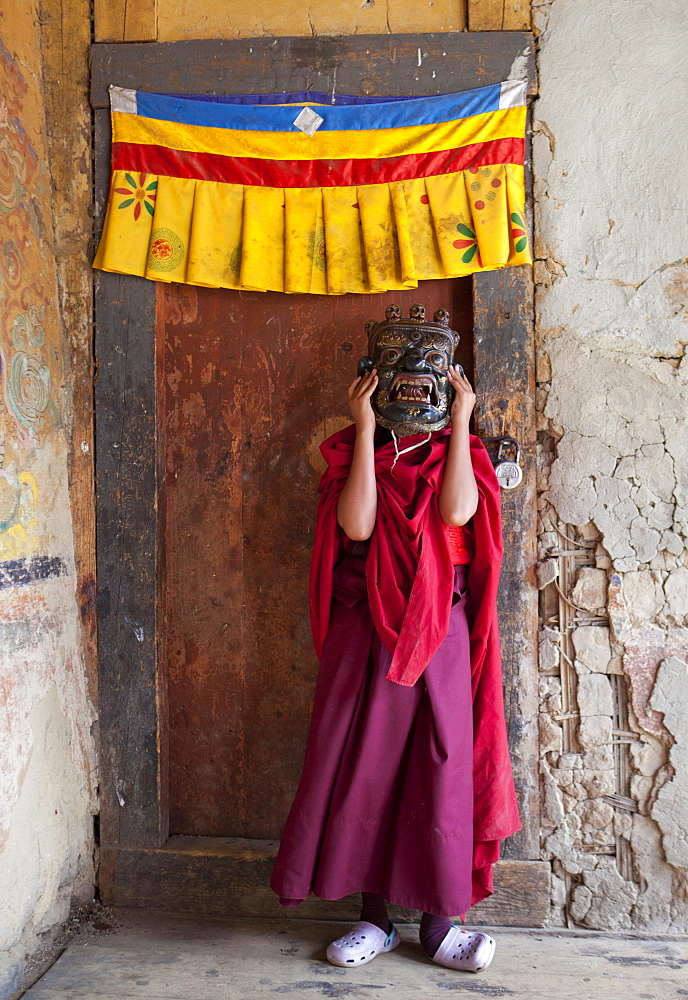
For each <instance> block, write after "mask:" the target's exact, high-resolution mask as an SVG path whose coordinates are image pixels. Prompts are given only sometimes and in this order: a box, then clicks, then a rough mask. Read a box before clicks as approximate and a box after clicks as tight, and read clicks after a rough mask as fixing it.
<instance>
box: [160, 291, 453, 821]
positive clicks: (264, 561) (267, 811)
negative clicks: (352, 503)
mask: <svg viewBox="0 0 688 1000" xmlns="http://www.w3.org/2000/svg"><path fill="white" fill-rule="evenodd" d="M420 300H422V301H423V303H424V304H425V305H426V306H427V308H428V315H432V313H433V312H434V311H435V309H438V308H440V307H443V308H446V309H449V310H450V312H451V314H452V318H453V321H454V322H455V325H456V329H457V330H458V332H459V333H460V335H461V342H460V347H459V356H460V361H461V363H462V364H463V365H464V367H465V368H466V370H467V371H469V372H470V371H471V369H472V364H473V344H472V301H471V281H470V279H468V278H464V279H461V280H457V281H453V282H449V281H433V282H423V285H422V288H420V289H418V290H414V291H405V292H403V293H399V294H396V293H395V294H393V295H390V294H386V295H374V296H368V295H347V296H342V297H341V298H340V297H336V298H334V297H329V296H320V295H289V296H286V295H281V294H279V293H273V292H270V293H267V294H265V293H259V292H255V293H248V292H232V291H227V290H224V289H222V290H210V289H195V288H190V287H188V286H183V285H182V286H180V285H170V286H167V287H163V288H162V289H161V292H160V293H159V295H158V304H157V309H158V314H159V318H158V324H157V327H158V339H159V344H158V358H159V364H158V376H157V378H158V454H159V461H160V477H159V482H160V484H161V488H160V492H159V501H158V511H159V515H161V516H162V518H163V519H164V524H165V529H164V530H165V534H164V541H163V547H164V551H165V570H164V576H163V580H162V615H161V622H160V626H159V637H160V640H161V642H162V643H163V650H164V652H163V655H162V657H161V660H160V669H161V670H162V671H163V672H164V673H166V675H167V687H168V702H169V748H170V749H169V768H170V771H169V774H170V777H169V801H170V833H171V834H196V835H199V834H200V835H205V836H215V837H217V836H223V837H255V838H261V839H275V838H277V837H279V834H280V832H281V829H282V826H283V824H284V821H285V819H286V816H287V812H288V810H289V806H290V804H291V800H292V798H293V794H294V791H295V789H296V784H297V781H298V777H299V773H300V768H301V762H302V760H303V752H304V748H305V738H306V732H307V728H308V719H309V715H310V706H311V701H312V696H313V689H314V684H315V676H316V672H317V663H316V660H315V656H314V653H313V645H312V640H311V635H310V626H309V621H308V572H309V564H310V552H311V547H312V541H313V527H314V523H315V511H316V505H317V497H318V494H317V485H318V479H319V474H320V472H321V471H322V459H321V457H320V455H319V452H318V445H319V444H320V442H321V441H323V440H324V438H325V437H327V436H328V435H329V434H330V433H331V432H332V431H333V430H335V429H338V428H340V427H342V426H346V425H347V424H349V423H351V419H350V417H349V415H348V407H347V404H346V386H347V384H348V383H349V382H350V381H351V379H352V378H353V377H354V376H355V374H356V363H357V361H358V358H359V357H360V356H361V355H362V354H365V353H366V335H365V331H364V324H365V322H366V320H368V319H382V318H383V317H384V310H385V307H386V306H387V305H388V304H389V302H390V301H395V302H399V303H400V304H401V305H402V308H403V310H404V313H405V314H406V315H408V308H409V306H410V305H411V304H412V303H413V302H415V301H420Z"/></svg>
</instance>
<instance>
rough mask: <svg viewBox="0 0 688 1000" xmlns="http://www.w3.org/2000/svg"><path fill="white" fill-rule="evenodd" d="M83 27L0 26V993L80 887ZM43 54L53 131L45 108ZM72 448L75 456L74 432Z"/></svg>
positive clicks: (34, 956)
mask: <svg viewBox="0 0 688 1000" xmlns="http://www.w3.org/2000/svg"><path fill="white" fill-rule="evenodd" d="M84 15H85V17H84ZM75 18H83V20H82V22H81V28H80V30H81V36H80V37H81V38H82V42H83V44H82V47H81V52H80V54H81V56H82V58H83V93H84V100H83V104H82V107H81V108H77V106H76V105H75V104H74V103H72V102H71V94H70V87H69V73H70V71H68V70H67V69H65V67H64V63H63V62H62V59H63V55H64V53H63V52H62V48H61V47H60V46H59V45H54V46H52V45H51V44H50V43H51V42H54V41H55V36H54V32H55V31H60V32H64V31H65V26H66V24H67V23H68V22H70V19H71V21H72V22H73V21H74V19H75ZM89 33H90V32H89V20H88V0H85V2H84V0H64V4H62V2H61V0H43V2H42V3H41V4H40V5H39V4H38V3H37V2H36V3H34V2H27V3H22V4H9V5H7V4H5V5H4V8H3V15H2V19H1V21H0V371H1V372H2V379H1V380H0V699H1V704H2V712H1V713H0V1000H6V998H8V997H12V996H15V995H16V993H17V990H20V989H21V988H22V986H23V985H24V980H25V976H26V973H27V969H29V968H30V964H31V962H32V961H34V960H36V961H38V962H39V963H40V962H41V961H43V960H45V959H46V958H47V957H49V955H50V954H51V949H52V947H53V944H54V941H55V938H56V936H57V934H58V933H59V932H60V930H61V927H62V925H63V924H64V921H65V920H66V919H67V917H68V915H69V911H70V905H72V904H85V903H88V902H89V901H90V900H91V899H92V898H93V893H94V881H95V874H94V829H93V814H94V812H96V809H97V802H96V776H95V760H94V740H93V735H92V731H91V730H92V726H93V722H94V714H93V708H92V704H91V700H90V697H89V690H88V680H87V674H86V669H85V634H84V629H83V627H82V625H83V623H85V622H86V621H87V619H88V614H89V609H88V606H87V605H82V606H81V607H79V603H78V601H77V581H78V569H77V556H76V553H75V538H74V533H73V522H72V503H70V483H71V485H72V488H73V490H74V486H75V483H76V482H77V480H78V468H77V465H76V464H75V462H74V461H73V460H72V456H71V452H70V449H71V444H72V442H71V434H72V433H73V432H74V431H75V429H77V433H78V428H79V427H80V420H81V419H82V418H83V419H84V420H85V421H86V422H88V412H87V411H86V412H84V413H80V414H77V416H76V417H75V416H74V413H73V410H72V407H73V406H74V405H75V401H76V400H78V399H79V390H76V391H75V390H74V384H73V383H74V378H75V365H74V356H75V352H74V351H73V350H72V348H73V345H72V344H70V340H69V338H70V336H71V334H72V333H74V331H76V336H78V337H79V338H81V340H82V342H83V341H87V338H88V331H89V318H90V314H89V311H88V301H89V298H90V295H89V287H90V285H89V282H90V278H89V276H88V272H87V271H85V269H83V274H82V276H81V277H74V276H73V275H72V277H71V279H70V269H71V268H72V267H74V269H75V270H78V267H79V266H80V265H79V261H80V260H81V259H83V256H85V249H86V246H87V240H88V236H87V233H88V230H89V229H90V225H89V218H88V211H87V208H83V206H84V205H86V206H88V204H89V202H90V178H89V169H88V156H89V145H88V133H87V132H86V133H82V134H81V135H79V132H78V127H79V124H80V121H79V111H81V112H83V111H84V109H85V115H86V117H85V123H86V129H88V127H89V124H90V121H89V115H88V108H87V106H86V101H85V93H86V89H85V88H86V82H87V63H86V60H85V57H86V53H87V47H88V42H89ZM69 48H70V56H71V58H72V59H73V60H76V55H77V53H78V52H79V50H78V49H77V47H76V46H75V45H73V44H72V45H71V47H69ZM46 50H47V55H46ZM51 58H54V59H55V61H56V62H57V64H58V65H59V66H60V73H59V79H58V74H57V73H53V80H54V81H55V82H56V83H57V84H59V90H60V92H61V98H60V99H62V100H63V101H64V103H65V106H66V108H67V110H66V114H67V115H68V120H69V125H68V127H66V125H65V122H64V121H62V122H59V121H57V120H56V119H55V118H54V117H52V116H51V114H50V109H51V107H52V106H53V105H52V100H51V97H50V95H49V93H48V90H49V86H48V83H47V81H46V76H47V74H46V65H45V64H46V61H49V60H50V59H51ZM81 124H83V117H82V119H81ZM65 132H71V134H73V135H74V136H76V141H77V142H76V144H78V142H81V149H80V150H77V153H80V154H81V159H79V158H78V156H77V157H76V158H73V157H72V155H71V153H72V152H73V151H74V149H73V146H69V143H64V145H63V147H60V148H62V152H61V153H60V154H59V155H60V156H61V157H62V160H61V161H60V162H58V161H57V160H56V158H55V156H54V155H53V153H54V152H55V149H56V148H57V147H59V143H60V137H61V136H64V133H65ZM56 144H57V145H56ZM68 147H69V148H68ZM63 167H64V170H62V168H63ZM75 168H76V169H75ZM63 179H64V186H62V184H61V183H60V182H61V181H62V180H63ZM84 199H85V200H84ZM79 205H81V206H82V210H83V215H82V217H79V216H78V207H79ZM75 206H76V207H75ZM84 234H86V236H85V238H84ZM75 247H76V248H77V250H78V252H75ZM79 254H81V257H79ZM75 256H76V257H77V258H79V261H77V263H76V264H75V262H74V257H75ZM81 266H82V268H83V265H81ZM68 279H69V280H68ZM84 331H85V332H86V336H84ZM85 382H86V386H88V378H86V379H85ZM84 392H85V394H86V395H87V392H88V389H87V388H86V389H85V390H84ZM77 441H78V442H79V443H80V447H79V448H78V451H79V454H80V459H79V461H81V460H82V459H81V456H83V461H87V460H88V459H89V458H90V456H89V451H90V446H89V445H88V441H83V439H82V437H81V436H79V437H78V438H77ZM73 496H74V493H72V497H73Z"/></svg>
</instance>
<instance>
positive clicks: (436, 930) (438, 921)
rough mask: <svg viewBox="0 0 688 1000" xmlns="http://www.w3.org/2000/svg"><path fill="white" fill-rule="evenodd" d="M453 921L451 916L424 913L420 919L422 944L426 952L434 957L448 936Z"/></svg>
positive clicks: (430, 956)
mask: <svg viewBox="0 0 688 1000" xmlns="http://www.w3.org/2000/svg"><path fill="white" fill-rule="evenodd" d="M451 925H452V922H451V920H450V919H449V917H436V916H435V914H434V913H424V914H423V916H422V918H421V921H420V931H419V935H418V936H419V937H420V944H421V947H422V949H423V951H424V952H425V954H426V955H427V956H428V957H429V958H432V957H433V955H434V954H435V952H436V951H437V949H438V948H439V946H440V945H441V944H442V942H443V941H444V939H445V937H446V936H447V931H448V930H449V928H450V927H451Z"/></svg>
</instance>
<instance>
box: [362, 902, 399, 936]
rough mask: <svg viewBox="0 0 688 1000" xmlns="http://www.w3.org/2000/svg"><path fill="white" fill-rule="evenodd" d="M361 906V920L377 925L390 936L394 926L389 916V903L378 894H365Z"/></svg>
mask: <svg viewBox="0 0 688 1000" xmlns="http://www.w3.org/2000/svg"><path fill="white" fill-rule="evenodd" d="M361 895H362V896H363V900H362V905H361V916H360V917H359V920H367V921H368V923H369V924H375V926H376V927H379V928H380V930H381V931H384V932H385V934H389V932H390V930H391V929H392V925H391V923H390V921H389V916H388V914H387V903H386V902H385V900H384V898H383V897H382V896H378V894H377V893H376V892H364V893H362V894H361Z"/></svg>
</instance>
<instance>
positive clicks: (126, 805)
mask: <svg viewBox="0 0 688 1000" xmlns="http://www.w3.org/2000/svg"><path fill="white" fill-rule="evenodd" d="M418 51H420V52H421V53H422V56H423V58H422V60H421V61H422V67H418V65H417V64H418V58H417V54H418ZM527 52H530V53H532V38H531V37H530V36H529V35H525V34H521V33H516V32H487V33H484V34H480V33H473V34H470V35H460V34H459V35H419V36H410V35H405V36H397V37H393V36H369V37H367V38H362V37H356V38H342V39H317V38H314V39H304V38H299V39H284V38H282V39H246V40H242V41H237V42H221V43H214V42H203V43H168V44H164V45H146V46H145V51H144V47H143V46H141V45H137V44H134V45H98V46H95V47H94V58H93V102H94V105H95V106H96V108H102V109H103V110H102V111H101V110H99V111H98V112H97V135H96V154H97V160H96V162H97V184H98V190H99V196H100V202H99V205H100V206H101V208H102V203H103V201H104V195H105V191H106V189H107V174H108V169H107V160H108V139H109V123H108V122H107V112H106V111H105V101H106V93H107V91H106V86H107V84H108V83H111V82H114V83H117V84H119V85H120V86H134V87H139V88H144V89H151V90H159V91H163V92H180V91H183V90H185V89H188V87H189V83H188V81H189V80H190V79H192V80H193V81H194V86H193V89H194V90H196V91H197V92H201V93H203V92H208V93H211V92H221V91H223V90H224V91H228V92H232V91H234V92H248V91H251V90H260V89H263V88H264V83H263V82H261V81H264V80H265V79H267V78H269V79H270V81H271V85H272V86H273V88H274V89H275V90H286V89H309V88H312V89H325V90H327V89H328V87H330V86H333V85H334V77H335V75H336V77H337V81H338V83H337V86H338V88H339V90H340V91H341V92H346V91H348V92H353V93H355V92H364V91H368V92H371V93H378V94H393V93H408V94H419V93H442V92H445V93H446V92H450V91H452V90H459V89H462V88H467V87H470V86H475V85H476V83H492V82H497V81H499V80H501V79H504V78H506V77H507V76H508V73H509V69H510V67H511V65H512V64H513V63H514V60H515V59H516V57H517V56H519V55H523V54H524V53H527ZM144 56H145V58H144ZM531 63H532V56H531ZM96 288H97V293H96V324H97V330H96V342H97V355H98V362H99V369H98V371H99V374H98V382H97V387H96V389H97V423H96V435H97V476H98V479H97V489H98V572H99V579H98V587H99V602H98V604H99V623H100V624H99V644H100V646H99V648H100V663H101V670H100V685H101V686H100V692H101V706H100V707H101V738H102V745H103V755H102V774H103V782H102V786H101V787H102V822H101V833H102V844H101V847H102V851H101V858H102V869H101V895H102V897H103V898H104V899H105V900H106V901H108V902H114V903H120V904H123V905H130V906H131V905H133V906H146V905H149V906H151V907H155V908H158V909H170V910H173V911H177V912H180V911H181V912H189V913H194V912H196V913H198V912H200V913H205V914H216V915H233V914H235V913H242V912H243V913H249V914H250V913H259V914H266V913H277V912H278V907H277V904H276V901H275V899H274V898H273V897H272V895H271V894H270V892H269V890H268V889H267V879H268V874H269V869H270V866H271V859H272V857H274V852H275V847H276V843H275V838H276V837H277V836H278V834H279V831H280V829H281V825H282V822H283V819H284V816H285V815H286V811H287V809H288V806H289V803H290V800H291V796H292V793H293V790H294V788H295V785H296V781H297V779H298V771H299V766H300V762H301V755H302V749H303V741H304V737H305V731H306V724H307V719H308V714H309V708H310V698H311V694H312V689H313V682H314V677H315V669H316V666H315V662H314V659H313V654H312V651H311V645H310V637H309V629H308V620H307V600H306V585H307V569H308V562H309V553H310V547H311V537H312V536H311V532H312V528H313V523H314V513H315V506H316V485H317V475H316V471H315V469H314V468H313V466H314V465H316V464H317V444H318V443H319V440H321V439H322V438H324V437H325V436H326V435H327V433H329V432H330V431H332V430H334V429H336V428H337V427H339V426H341V424H342V423H343V422H348V419H347V416H346V406H345V403H344V398H345V397H344V387H345V386H346V384H347V382H348V381H349V380H350V378H351V377H352V373H353V371H354V368H355V360H356V358H357V357H358V356H359V355H360V354H361V353H363V347H364V334H363V324H364V322H365V321H366V320H367V319H369V318H379V317H381V316H382V314H383V313H384V307H385V306H386V305H387V304H389V303H390V302H393V301H398V302H400V304H402V306H403V307H404V308H407V307H408V305H409V304H410V303H411V302H414V301H420V302H423V303H424V304H425V305H426V306H427V307H428V309H429V310H431V311H432V310H434V308H436V307H438V306H440V305H441V306H445V307H448V308H449V309H450V311H451V312H452V314H453V321H454V323H455V324H456V325H457V326H458V329H459V330H460V332H461V334H462V351H464V352H465V353H464V354H463V356H462V362H463V364H464V366H465V367H466V368H467V370H468V371H469V372H471V374H473V372H474V378H475V383H476V387H477V391H478V397H479V407H478V410H477V413H476V430H477V432H478V433H479V434H481V436H490V435H493V434H499V433H503V432H504V431H507V432H508V433H510V434H512V435H513V436H515V437H516V438H518V439H519V440H520V441H521V443H522V445H523V458H524V466H525V469H524V473H525V474H524V485H523V486H522V487H520V488H519V489H518V490H516V491H514V492H513V493H512V494H510V495H509V496H508V497H505V498H504V505H503V509H504V522H505V542H506V559H505V566H504V572H503V577H502V588H501V592H500V610H501V623H502V638H503V647H504V668H505V693H506V711H507V724H508V728H509V734H510V741H511V747H512V752H513V756H514V763H515V770H516V780H517V787H518V790H519V795H520V804H521V813H522V818H523V823H524V828H523V831H522V832H521V833H520V834H517V835H516V836H515V837H513V838H511V839H510V840H509V842H508V843H507V845H506V850H505V857H506V858H507V859H509V860H506V861H503V862H501V863H500V865H499V866H498V867H497V869H496V873H495V875H496V884H497V886H498V887H499V889H498V892H497V893H496V894H495V897H493V899H492V900H490V901H487V902H485V903H483V904H481V906H480V908H479V910H478V912H477V913H476V914H474V915H472V918H473V919H475V920H480V919H483V920H485V921H489V922H493V923H520V924H526V925H528V924H530V925H533V924H535V925H537V924H538V923H540V922H541V921H542V919H544V915H545V913H546V910H547V906H548V896H549V866H548V865H547V864H546V863H543V862H539V861H538V860H537V858H538V812H537V738H536V702H535V686H536V685H535V681H536V660H535V646H536V644H535V629H536V600H535V598H536V593H535V589H534V584H533V566H534V541H535V482H534V406H533V392H534V384H533V383H534V378H533V343H532V283H531V277H530V272H529V269H527V268H518V269H507V270H504V271H501V272H492V273H489V274H481V275H478V276H475V277H474V278H473V279H472V280H471V279H462V280H460V281H454V282H448V281H444V282H425V283H422V285H421V287H420V288H419V289H418V290H414V291H412V292H405V293H403V294H396V293H390V294H387V295H385V296H344V297H332V298H330V297H327V296H322V297H321V296H281V295H277V294H272V293H270V294H258V293H255V294H251V293H237V292H229V291H227V290H217V291H213V290H208V289H196V288H193V287H189V286H164V285H155V284H154V283H152V282H147V281H145V280H142V279H137V278H133V277H128V276H118V275H113V274H107V273H105V274H98V275H97V279H96ZM471 300H472V308H471ZM156 352H157V353H156ZM156 371H157V376H156ZM170 834H171V836H170ZM354 912H355V903H354V902H353V901H351V900H344V901H341V902H340V903H335V904H321V903H319V902H318V903H315V904H312V903H306V904H304V905H303V906H302V907H301V908H300V909H299V915H302V916H308V915H310V916H321V917H334V916H336V917H345V916H348V915H351V914H352V913H354Z"/></svg>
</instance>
